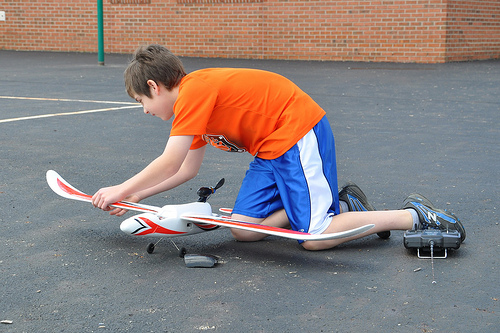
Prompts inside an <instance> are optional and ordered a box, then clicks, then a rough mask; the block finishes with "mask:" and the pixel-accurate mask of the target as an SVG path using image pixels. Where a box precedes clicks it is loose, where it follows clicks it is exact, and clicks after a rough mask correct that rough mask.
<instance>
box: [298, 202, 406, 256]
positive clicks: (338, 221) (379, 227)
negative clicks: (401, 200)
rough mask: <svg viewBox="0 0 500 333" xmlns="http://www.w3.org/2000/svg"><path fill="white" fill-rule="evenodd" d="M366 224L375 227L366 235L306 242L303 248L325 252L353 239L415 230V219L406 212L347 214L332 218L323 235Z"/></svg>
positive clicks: (389, 211)
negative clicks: (393, 231)
mask: <svg viewBox="0 0 500 333" xmlns="http://www.w3.org/2000/svg"><path fill="white" fill-rule="evenodd" d="M366 224H374V225H375V226H374V227H373V228H372V229H370V230H368V231H367V232H365V233H362V234H360V235H356V236H353V237H349V238H340V239H328V240H323V241H306V242H304V243H302V246H303V247H304V248H305V249H306V250H325V249H329V248H332V247H335V246H337V245H339V244H342V243H345V242H348V241H351V240H353V239H357V238H361V237H365V236H368V235H371V234H375V233H377V232H381V231H386V230H409V229H412V228H413V219H412V216H411V214H410V213H409V212H408V211H406V210H388V211H368V212H346V213H343V214H339V215H336V216H334V217H333V218H332V222H331V223H330V226H329V227H328V228H327V229H326V230H325V231H324V232H323V233H325V234H326V233H334V232H340V231H346V230H350V229H354V228H358V227H361V226H363V225H366Z"/></svg>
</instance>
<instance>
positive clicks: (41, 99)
mask: <svg viewBox="0 0 500 333" xmlns="http://www.w3.org/2000/svg"><path fill="white" fill-rule="evenodd" d="M0 98H3V99H23V100H24V99H25V100H33V101H55V102H81V103H101V104H133V105H137V102H115V101H93V100H87V99H67V98H45V97H16V96H0Z"/></svg>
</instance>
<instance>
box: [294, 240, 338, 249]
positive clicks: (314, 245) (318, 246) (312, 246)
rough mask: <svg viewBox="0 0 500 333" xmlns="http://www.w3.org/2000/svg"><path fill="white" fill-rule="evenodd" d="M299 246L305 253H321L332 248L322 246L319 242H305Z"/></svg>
mask: <svg viewBox="0 0 500 333" xmlns="http://www.w3.org/2000/svg"><path fill="white" fill-rule="evenodd" d="M301 245H302V247H303V248H304V249H305V250H307V251H321V250H325V249H329V248H332V247H334V246H326V245H325V244H322V243H321V242H320V241H305V242H304V243H302V244H301Z"/></svg>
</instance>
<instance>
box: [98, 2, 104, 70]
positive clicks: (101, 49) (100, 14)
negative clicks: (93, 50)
mask: <svg viewBox="0 0 500 333" xmlns="http://www.w3.org/2000/svg"><path fill="white" fill-rule="evenodd" d="M103 26H104V24H103V10H102V0H97V61H98V63H99V65H101V66H104V27H103Z"/></svg>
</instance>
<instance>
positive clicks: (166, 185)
mask: <svg viewBox="0 0 500 333" xmlns="http://www.w3.org/2000/svg"><path fill="white" fill-rule="evenodd" d="M206 147H207V146H203V147H201V148H199V149H195V150H190V151H189V153H188V154H187V156H186V159H185V160H184V163H182V166H181V168H180V169H179V171H178V172H177V173H176V174H175V175H173V176H172V177H170V178H168V179H167V180H165V181H164V182H162V183H160V184H158V185H156V186H153V187H150V188H148V189H145V190H143V191H140V192H138V193H134V194H132V195H130V196H128V197H126V198H125V200H127V201H131V202H139V201H141V200H142V199H145V198H148V197H150V196H153V195H155V194H158V193H161V192H164V191H168V190H170V189H173V188H174V187H177V186H179V185H181V184H183V183H185V182H187V181H188V180H190V179H192V178H194V177H195V176H196V175H197V174H198V171H199V170H200V167H201V163H202V162H203V157H204V156H205V150H206ZM127 211H128V210H126V209H121V208H115V209H113V210H111V211H110V212H109V214H110V215H116V216H122V215H124V214H125V213H126V212H127Z"/></svg>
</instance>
